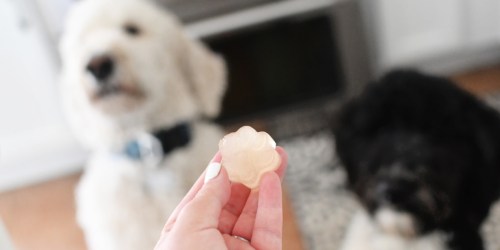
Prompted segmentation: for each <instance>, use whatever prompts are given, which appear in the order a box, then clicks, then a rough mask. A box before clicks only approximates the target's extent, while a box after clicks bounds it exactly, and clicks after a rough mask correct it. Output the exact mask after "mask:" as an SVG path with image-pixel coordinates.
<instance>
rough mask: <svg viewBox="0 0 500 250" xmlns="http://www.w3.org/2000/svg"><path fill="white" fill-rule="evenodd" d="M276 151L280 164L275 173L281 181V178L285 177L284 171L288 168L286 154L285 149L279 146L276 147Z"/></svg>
mask: <svg viewBox="0 0 500 250" xmlns="http://www.w3.org/2000/svg"><path fill="white" fill-rule="evenodd" d="M276 151H277V152H278V154H279V155H280V157H281V163H280V166H279V167H278V169H277V170H276V171H275V172H276V173H277V174H278V176H279V177H280V179H281V180H283V178H284V177H285V172H286V169H287V168H288V154H287V152H286V151H285V149H284V148H282V147H280V146H278V147H276Z"/></svg>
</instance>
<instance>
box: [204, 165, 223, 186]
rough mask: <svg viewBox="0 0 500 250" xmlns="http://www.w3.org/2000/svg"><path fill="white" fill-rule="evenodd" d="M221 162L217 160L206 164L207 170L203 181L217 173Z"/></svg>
mask: <svg viewBox="0 0 500 250" xmlns="http://www.w3.org/2000/svg"><path fill="white" fill-rule="evenodd" d="M220 168H221V164H220V163H219V162H211V163H210V164H208V166H207V172H206V173H205V183H207V182H208V181H210V180H211V179H213V178H215V177H217V175H219V172H220Z"/></svg>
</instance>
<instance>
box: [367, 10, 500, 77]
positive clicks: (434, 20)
mask: <svg viewBox="0 0 500 250" xmlns="http://www.w3.org/2000/svg"><path fill="white" fill-rule="evenodd" d="M363 3H364V4H365V10H366V11H365V12H366V13H367V15H366V19H367V22H366V23H367V30H368V31H370V34H371V35H372V41H373V42H374V45H373V46H372V48H373V49H374V50H375V51H374V55H375V59H374V60H373V64H374V68H375V71H377V72H382V71H385V70H387V69H390V68H393V67H398V66H410V67H417V68H423V69H427V70H429V71H436V72H442V73H449V72H453V71H458V70H463V69H467V68H473V67H477V66H481V65H483V64H487V63H493V62H500V39H499V38H500V28H499V27H500V25H499V24H500V15H499V14H500V1H498V0H473V1H471V0H439V1H435V0H365V1H363Z"/></svg>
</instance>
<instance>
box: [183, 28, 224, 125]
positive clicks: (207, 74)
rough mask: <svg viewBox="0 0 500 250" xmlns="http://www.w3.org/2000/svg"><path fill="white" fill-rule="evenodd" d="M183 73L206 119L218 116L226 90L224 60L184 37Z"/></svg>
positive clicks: (199, 43)
mask: <svg viewBox="0 0 500 250" xmlns="http://www.w3.org/2000/svg"><path fill="white" fill-rule="evenodd" d="M184 44H185V45H186V46H187V48H186V52H187V53H186V54H185V56H186V58H185V61H184V64H183V65H184V67H185V69H184V72H185V74H186V79H187V81H188V82H189V83H190V85H191V87H192V89H193V92H194V97H195V98H196V99H197V101H198V104H199V107H200V110H201V112H202V114H203V115H205V116H207V117H215V116H217V115H218V114H219V112H220V108H221V103H222V98H223V95H224V92H225V90H226V65H225V63H224V60H223V59H222V58H221V57H219V56H218V55H216V54H215V53H213V52H211V51H210V50H209V49H207V48H206V47H205V46H204V45H203V44H202V43H201V42H199V41H197V40H195V39H191V38H188V37H186V42H185V43H184Z"/></svg>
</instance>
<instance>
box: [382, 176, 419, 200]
mask: <svg viewBox="0 0 500 250" xmlns="http://www.w3.org/2000/svg"><path fill="white" fill-rule="evenodd" d="M416 190H417V184H416V183H414V182H412V181H408V180H392V181H390V182H381V183H379V184H378V185H377V187H376V189H375V192H376V195H377V197H378V199H380V200H385V201H388V202H390V203H392V204H399V203H404V202H405V201H407V200H409V199H411V198H412V196H414V195H415V192H416Z"/></svg>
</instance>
